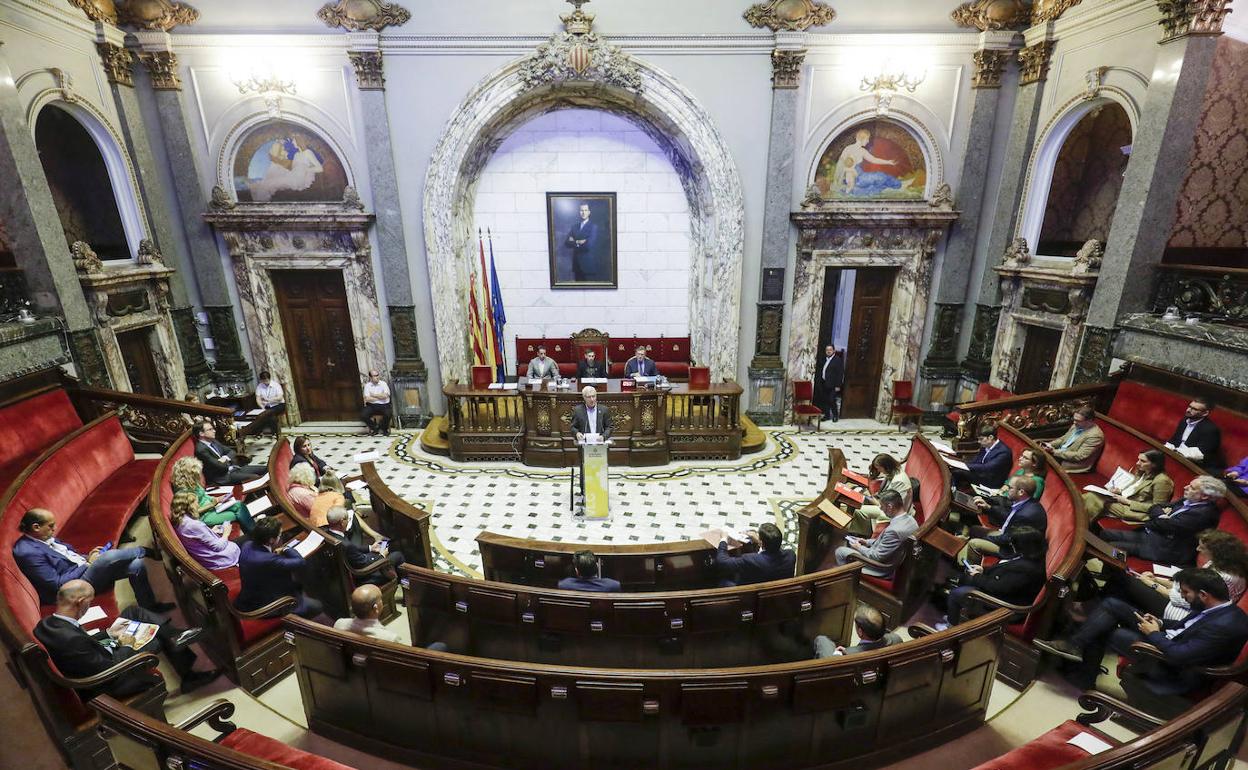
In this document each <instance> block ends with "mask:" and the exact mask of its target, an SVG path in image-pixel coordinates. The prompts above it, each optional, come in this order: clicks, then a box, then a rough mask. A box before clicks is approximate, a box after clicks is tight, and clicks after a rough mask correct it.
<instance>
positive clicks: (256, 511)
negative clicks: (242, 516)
mask: <svg viewBox="0 0 1248 770" xmlns="http://www.w3.org/2000/svg"><path fill="white" fill-rule="evenodd" d="M272 507H273V501H272V500H270V499H269V496H268V495H261V496H260V497H257V498H256V499H255V500H252V501H251V502H250V503H247V512H248V513H250V514H251V516H252V518H255V517H256V516H259V515H260V514H262V513H264V512H265V511H267V510H269V509H270V508H272Z"/></svg>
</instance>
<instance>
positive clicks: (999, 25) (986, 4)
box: [949, 0, 1031, 32]
mask: <svg viewBox="0 0 1248 770" xmlns="http://www.w3.org/2000/svg"><path fill="white" fill-rule="evenodd" d="M1030 14H1031V9H1030V8H1029V7H1028V5H1027V3H1025V2H1023V0H971V2H967V3H963V4H962V5H959V6H958V7H957V8H955V9H954V10H953V13H951V14H950V15H949V18H951V19H953V21H954V23H955V24H957V25H958V26H959V27H971V28H974V29H977V30H979V31H980V32H988V31H990V30H1000V29H1019V28H1022V27H1025V26H1027V20H1028V18H1029V17H1030Z"/></svg>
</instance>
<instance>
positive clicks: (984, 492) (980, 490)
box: [971, 484, 1001, 497]
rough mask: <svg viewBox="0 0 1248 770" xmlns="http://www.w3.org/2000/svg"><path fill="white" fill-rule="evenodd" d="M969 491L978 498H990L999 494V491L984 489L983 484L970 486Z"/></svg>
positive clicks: (990, 488)
mask: <svg viewBox="0 0 1248 770" xmlns="http://www.w3.org/2000/svg"><path fill="white" fill-rule="evenodd" d="M971 489H972V490H974V491H975V494H977V495H979V496H980V497H992V496H993V495H999V494H1001V490H999V489H993V488H992V487H986V486H984V485H983V484H972V485H971Z"/></svg>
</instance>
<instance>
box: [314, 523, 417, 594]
mask: <svg viewBox="0 0 1248 770" xmlns="http://www.w3.org/2000/svg"><path fill="white" fill-rule="evenodd" d="M325 518H326V521H328V522H329V523H328V524H327V527H326V528H327V529H329V531H330V532H331V533H333V534H335V535H337V536H338V538H339V540H340V541H341V542H342V549H343V553H345V554H346V557H347V564H348V565H349V566H350V567H351V568H352V569H364V568H365V567H368V566H370V565H371V564H373V562H376V561H380V560H382V559H387V560H389V562H390V566H389V567H388V568H382V569H379V570H377V571H376V572H374V573H372V574H371V575H369V576H368V577H366V578H360V580H361V581H362V582H365V583H372V584H374V585H384V584H386V583H389V582H390V581H391V580H394V579H395V576H396V572H395V570H396V569H397V568H398V566H399V565H400V564H402V563H403V562H404V561H405V559H404V558H403V552H402V551H391V550H390V549H389V547H388V546H387V545H385V544H384V543H383V542H382V541H380V540H379V541H377V542H375V543H372V544H371V545H369V544H367V541H366V538H367V535H365V534H364V530H363V528H362V527H360V524H359V521H358V520H357V519H356V517H355V515H354V514H352V513H350V512H348V511H347V509H346V508H343V507H342V506H340V505H339V506H334V507H333V508H330V509H329V513H327V514H326V515H325Z"/></svg>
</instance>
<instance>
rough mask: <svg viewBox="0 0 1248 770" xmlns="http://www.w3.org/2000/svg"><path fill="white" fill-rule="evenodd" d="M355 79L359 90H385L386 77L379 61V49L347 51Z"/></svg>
mask: <svg viewBox="0 0 1248 770" xmlns="http://www.w3.org/2000/svg"><path fill="white" fill-rule="evenodd" d="M347 57H348V58H349V59H351V66H352V68H354V69H355V80H356V82H357V83H359V85H360V90H361V91H384V90H386V77H385V72H384V71H383V68H382V63H381V51H349V52H348V53H347Z"/></svg>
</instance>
